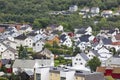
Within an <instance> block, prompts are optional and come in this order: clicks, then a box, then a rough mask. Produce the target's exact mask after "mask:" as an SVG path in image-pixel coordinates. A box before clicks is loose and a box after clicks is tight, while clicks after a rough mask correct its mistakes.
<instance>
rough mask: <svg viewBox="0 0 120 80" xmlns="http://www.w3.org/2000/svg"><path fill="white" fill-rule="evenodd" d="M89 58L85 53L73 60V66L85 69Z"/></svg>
mask: <svg viewBox="0 0 120 80" xmlns="http://www.w3.org/2000/svg"><path fill="white" fill-rule="evenodd" d="M88 60H89V58H88V57H87V56H86V54H85V53H79V54H77V55H76V56H75V57H73V58H72V66H73V67H85V65H86V63H87V61H88Z"/></svg>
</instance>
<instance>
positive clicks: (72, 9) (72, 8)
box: [69, 5, 78, 12]
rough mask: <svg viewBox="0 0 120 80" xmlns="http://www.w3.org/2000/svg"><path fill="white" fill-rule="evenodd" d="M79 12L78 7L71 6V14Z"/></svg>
mask: <svg viewBox="0 0 120 80" xmlns="http://www.w3.org/2000/svg"><path fill="white" fill-rule="evenodd" d="M77 10H78V6H77V5H71V6H70V7H69V11H70V12H75V11H77Z"/></svg>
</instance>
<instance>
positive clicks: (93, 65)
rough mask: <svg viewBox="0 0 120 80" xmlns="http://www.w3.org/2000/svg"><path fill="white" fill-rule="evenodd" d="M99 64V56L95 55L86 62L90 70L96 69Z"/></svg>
mask: <svg viewBox="0 0 120 80" xmlns="http://www.w3.org/2000/svg"><path fill="white" fill-rule="evenodd" d="M100 65H101V62H100V60H99V58H97V57H93V59H91V60H89V61H88V62H87V66H89V67H90V69H91V72H94V71H96V68H97V67H98V66H100Z"/></svg>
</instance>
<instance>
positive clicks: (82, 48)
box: [77, 42, 87, 51]
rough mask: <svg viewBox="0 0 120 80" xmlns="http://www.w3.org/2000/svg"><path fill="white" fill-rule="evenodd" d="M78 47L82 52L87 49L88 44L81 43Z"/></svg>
mask: <svg viewBox="0 0 120 80" xmlns="http://www.w3.org/2000/svg"><path fill="white" fill-rule="evenodd" d="M77 47H79V48H80V50H82V51H84V50H85V49H86V47H87V46H86V42H80V43H79V44H78V45H77Z"/></svg>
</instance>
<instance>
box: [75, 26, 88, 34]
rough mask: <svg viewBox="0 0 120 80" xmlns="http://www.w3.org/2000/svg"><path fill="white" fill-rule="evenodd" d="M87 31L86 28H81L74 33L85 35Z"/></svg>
mask: <svg viewBox="0 0 120 80" xmlns="http://www.w3.org/2000/svg"><path fill="white" fill-rule="evenodd" d="M86 29H87V27H82V28H80V29H79V30H78V31H77V32H76V34H85V33H86V31H85V30H86Z"/></svg>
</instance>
